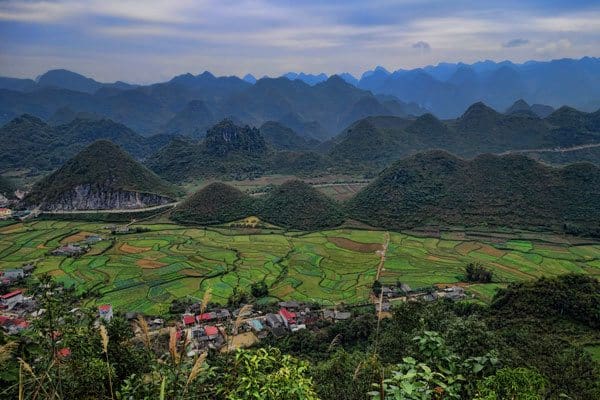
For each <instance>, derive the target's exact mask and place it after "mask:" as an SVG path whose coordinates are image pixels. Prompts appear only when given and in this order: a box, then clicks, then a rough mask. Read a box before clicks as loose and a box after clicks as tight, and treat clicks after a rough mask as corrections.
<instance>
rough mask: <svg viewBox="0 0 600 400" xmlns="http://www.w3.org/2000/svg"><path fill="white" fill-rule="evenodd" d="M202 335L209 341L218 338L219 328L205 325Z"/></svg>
mask: <svg viewBox="0 0 600 400" xmlns="http://www.w3.org/2000/svg"><path fill="white" fill-rule="evenodd" d="M204 333H206V336H208V338H209V339H211V340H212V339H216V338H217V337H218V336H219V328H217V327H216V326H212V325H207V326H205V327H204Z"/></svg>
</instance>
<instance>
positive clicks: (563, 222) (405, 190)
mask: <svg viewBox="0 0 600 400" xmlns="http://www.w3.org/2000/svg"><path fill="white" fill-rule="evenodd" d="M598 204H600V168H599V167H597V166H594V165H592V164H573V165H570V166H567V167H564V168H560V169H557V168H552V167H548V166H545V165H543V164H540V163H537V162H535V161H533V160H531V159H529V158H527V157H525V156H519V155H509V156H502V157H501V156H493V155H482V156H479V157H476V158H475V159H473V160H463V159H460V158H457V157H455V156H453V155H450V154H448V153H445V152H442V151H433V152H427V153H422V154H418V155H415V156H413V157H409V158H407V159H404V160H401V161H399V162H397V163H395V164H393V165H392V166H390V167H388V168H387V169H385V170H384V171H383V172H382V173H381V174H380V176H379V177H378V178H377V179H376V180H375V181H374V182H373V183H372V184H370V185H369V186H367V187H366V188H364V189H363V190H362V191H361V192H360V193H358V194H357V195H356V196H355V197H354V198H353V199H351V200H350V202H349V204H348V209H349V213H350V214H351V215H352V216H353V217H355V218H357V219H360V220H363V221H365V222H368V223H370V224H373V225H375V226H381V227H386V228H388V229H402V228H410V227H415V226H422V225H427V224H434V225H438V224H442V225H497V226H512V227H519V226H522V227H525V226H527V227H541V228H548V229H559V230H563V231H570V232H586V233H589V234H599V233H600V232H598V227H599V226H600V208H598Z"/></svg>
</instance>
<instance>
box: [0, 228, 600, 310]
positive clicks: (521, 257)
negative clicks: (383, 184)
mask: <svg viewBox="0 0 600 400" xmlns="http://www.w3.org/2000/svg"><path fill="white" fill-rule="evenodd" d="M104 225H105V224H102V223H87V222H73V221H34V222H28V223H25V224H14V225H9V226H3V227H0V268H2V269H6V268H14V267H18V266H20V265H22V264H23V263H25V262H30V261H35V262H36V265H37V269H36V274H41V273H49V274H51V275H52V276H54V277H55V278H56V279H57V280H59V281H61V282H64V283H65V284H67V285H75V287H76V288H77V289H78V290H79V291H86V290H93V291H95V292H97V293H99V295H100V298H99V299H98V300H97V302H99V303H100V302H108V303H111V304H113V306H114V307H115V308H117V309H121V310H137V311H142V312H146V313H160V312H163V311H165V310H166V309H167V308H168V306H169V304H170V303H171V301H172V300H173V299H175V298H179V297H185V296H192V297H195V298H198V299H199V298H201V297H202V295H203V293H204V292H205V291H206V289H207V288H209V287H210V288H211V290H212V293H213V301H215V302H221V303H224V302H226V301H227V298H228V297H229V295H230V294H231V293H232V292H233V289H234V288H235V287H237V286H239V287H242V288H245V289H249V286H250V285H251V284H252V283H254V282H258V281H265V283H266V284H267V285H268V287H269V292H270V295H271V296H272V297H273V298H274V299H296V300H303V301H311V302H318V303H323V304H330V305H331V304H337V303H340V302H344V303H359V302H363V301H367V300H368V295H369V291H370V288H371V286H372V284H373V280H374V279H375V276H376V272H377V266H378V264H379V261H380V254H379V252H380V251H381V249H382V244H383V243H384V242H385V233H384V232H382V231H364V230H351V229H335V230H329V231H322V232H315V233H306V234H303V233H298V232H294V233H284V232H281V231H278V230H277V229H273V230H260V229H256V230H251V231H249V230H247V229H246V230H236V229H231V228H228V229H218V228H207V229H203V228H190V227H185V226H180V225H175V224H149V225H142V226H143V227H144V228H146V229H148V231H147V232H142V233H130V234H123V235H116V236H111V235H110V233H109V232H108V230H106V229H105V228H104ZM89 233H95V234H99V235H101V236H103V237H104V238H105V239H106V240H103V241H101V242H98V243H96V244H94V245H92V247H91V250H90V251H89V252H88V253H87V254H85V255H84V256H82V257H79V258H67V257H58V256H52V255H50V254H49V252H50V251H52V250H54V249H55V248H57V247H59V246H60V245H62V244H64V243H65V242H67V241H69V240H75V239H77V240H79V239H81V238H84V237H85V235H86V234H89ZM469 262H480V263H481V264H483V265H484V266H486V267H488V268H490V269H492V270H493V271H494V281H495V283H494V284H490V285H473V287H472V293H474V294H476V295H477V296H478V297H480V298H482V299H484V300H488V299H489V298H491V297H492V296H493V293H494V290H495V289H496V288H497V287H501V286H503V285H505V284H507V283H510V282H514V281H521V280H531V279H535V278H537V277H540V276H544V275H545V276H552V275H559V274H563V273H568V272H578V273H586V274H591V275H596V276H600V244H598V243H576V244H575V243H569V241H568V240H567V239H565V238H554V237H552V236H543V235H531V234H529V236H527V235H526V234H521V235H517V236H513V237H512V238H511V237H506V238H502V239H501V240H498V237H495V238H493V240H492V238H490V240H486V239H485V237H483V236H482V238H478V239H476V240H474V239H473V238H469V237H466V238H465V237H460V236H459V237H457V235H454V234H452V235H451V234H447V235H442V238H423V237H417V236H414V235H409V234H405V233H391V234H390V242H389V246H388V249H387V253H386V257H385V263H384V267H383V270H382V273H381V280H382V281H384V282H396V281H401V282H403V283H407V284H409V285H410V286H411V287H413V288H417V287H424V286H430V285H433V284H438V283H454V282H459V281H460V280H461V275H462V274H463V270H464V266H465V265H466V264H467V263H469Z"/></svg>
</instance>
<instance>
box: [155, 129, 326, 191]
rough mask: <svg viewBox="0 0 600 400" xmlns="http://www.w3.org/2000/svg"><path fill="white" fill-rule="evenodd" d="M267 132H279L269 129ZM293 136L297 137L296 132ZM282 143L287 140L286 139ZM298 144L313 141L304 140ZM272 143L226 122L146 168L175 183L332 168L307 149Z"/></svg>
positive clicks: (179, 143) (164, 152)
mask: <svg viewBox="0 0 600 400" xmlns="http://www.w3.org/2000/svg"><path fill="white" fill-rule="evenodd" d="M269 126H272V124H271V125H269ZM286 129H287V130H289V129H288V128H285V129H283V132H284V133H289V132H287V131H286ZM267 132H268V133H269V132H270V133H271V134H274V133H275V132H273V131H272V130H269V129H267ZM290 135H295V134H294V133H293V132H292V133H291V134H290ZM271 139H272V140H274V138H271ZM288 139H289V138H288ZM281 140H284V141H287V139H285V138H281ZM289 140H290V141H291V142H294V140H293V139H289ZM296 141H303V142H306V143H309V142H310V141H309V139H303V138H300V137H297V138H296ZM268 142H269V141H268V140H267V138H265V137H264V136H263V133H262V130H261V131H259V130H258V129H255V128H250V127H249V126H238V125H236V124H234V123H233V122H232V121H231V120H227V119H226V120H223V121H221V122H219V123H218V124H216V125H215V126H213V127H212V128H210V129H209V130H207V132H206V137H205V138H204V139H203V140H202V141H199V142H196V141H193V140H190V139H182V138H177V139H174V140H173V141H172V142H171V143H169V145H167V146H165V147H164V148H162V149H161V150H160V151H158V152H156V153H155V154H154V155H152V156H151V157H150V158H149V159H148V160H146V165H148V166H149V167H150V168H151V169H152V170H153V171H155V172H156V173H157V174H159V175H160V176H163V177H165V178H166V179H169V180H170V181H172V182H181V181H185V180H189V179H197V178H199V177H229V178H234V179H245V178H254V177H258V176H261V175H265V174H296V175H302V174H310V173H317V172H319V173H322V172H323V171H325V170H326V168H327V167H328V163H327V160H326V159H325V158H324V157H323V156H321V155H319V154H317V153H314V152H310V151H300V150H306V148H303V149H295V146H292V145H290V146H283V147H286V148H282V149H280V147H282V146H274V148H271V147H270V146H269V145H268ZM291 142H290V143H291ZM294 143H295V142H294ZM288 148H289V149H288ZM291 150H294V151H291Z"/></svg>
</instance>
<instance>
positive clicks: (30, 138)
mask: <svg viewBox="0 0 600 400" xmlns="http://www.w3.org/2000/svg"><path fill="white" fill-rule="evenodd" d="M100 139H106V140H110V141H112V142H113V143H115V144H117V145H118V146H120V147H122V148H123V149H125V150H126V151H127V152H128V153H130V154H131V155H132V156H134V157H135V158H138V159H139V158H144V157H147V156H148V155H150V154H151V153H154V152H155V151H157V150H158V149H159V148H160V147H162V146H164V145H166V144H167V143H168V141H169V140H170V138H169V137H167V136H153V137H150V138H147V137H143V136H141V135H139V134H137V133H136V132H134V131H132V130H131V129H129V128H128V127H126V126H124V125H122V124H118V123H116V122H113V121H111V120H108V119H100V120H97V119H96V120H93V119H81V118H77V119H75V120H73V121H69V122H68V123H65V124H62V125H59V126H51V125H48V124H47V123H45V122H43V121H42V120H40V119H38V118H36V117H33V116H31V115H23V116H21V117H18V118H15V119H14V120H12V121H11V122H9V123H8V124H6V125H5V126H3V127H1V128H0V142H1V143H2V146H1V147H0V171H8V170H16V169H28V170H30V172H31V173H34V174H37V173H43V172H46V171H52V170H54V169H56V168H58V167H60V166H61V165H62V164H63V163H65V162H66V161H67V160H68V159H69V158H71V157H73V156H75V155H76V154H77V153H78V152H79V151H81V150H83V149H84V148H85V147H86V146H87V145H89V144H91V143H93V142H94V141H96V140H100Z"/></svg>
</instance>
